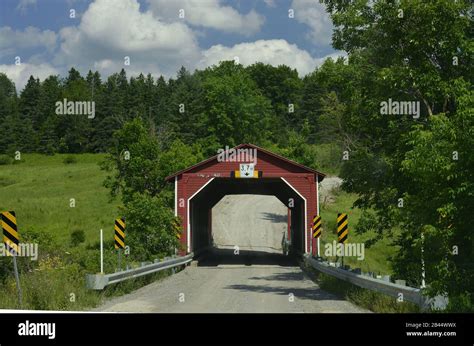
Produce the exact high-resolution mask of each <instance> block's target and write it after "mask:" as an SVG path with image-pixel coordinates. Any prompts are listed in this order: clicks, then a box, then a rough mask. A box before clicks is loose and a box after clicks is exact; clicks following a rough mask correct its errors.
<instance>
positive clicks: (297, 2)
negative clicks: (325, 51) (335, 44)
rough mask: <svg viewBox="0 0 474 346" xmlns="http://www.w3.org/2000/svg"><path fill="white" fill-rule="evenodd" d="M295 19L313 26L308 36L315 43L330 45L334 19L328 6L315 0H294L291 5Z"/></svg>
mask: <svg viewBox="0 0 474 346" xmlns="http://www.w3.org/2000/svg"><path fill="white" fill-rule="evenodd" d="M290 7H291V8H292V9H293V10H294V11H295V19H296V20H297V21H298V22H300V23H303V24H306V25H308V26H309V27H310V28H311V32H310V33H309V34H308V38H309V39H310V40H311V41H312V42H313V43H315V44H317V45H320V46H324V45H329V44H330V43H331V40H332V29H333V25H332V21H331V18H330V17H329V14H328V13H327V12H326V7H325V6H324V5H323V4H320V3H319V2H318V1H314V0H293V2H292V3H291V6H290Z"/></svg>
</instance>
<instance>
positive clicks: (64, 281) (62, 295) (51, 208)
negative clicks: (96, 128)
mask: <svg viewBox="0 0 474 346" xmlns="http://www.w3.org/2000/svg"><path fill="white" fill-rule="evenodd" d="M103 159H104V155H102V154H80V155H71V154H57V155H54V156H46V155H40V154H23V155H22V157H21V161H19V162H18V161H17V162H14V163H13V164H9V162H6V163H4V164H0V210H2V211H3V210H14V211H15V212H16V216H17V223H18V229H19V234H20V241H21V239H22V235H23V238H24V239H26V241H31V242H34V243H36V242H37V243H39V254H38V260H37V261H31V260H30V259H29V258H22V257H19V258H18V259H17V260H18V266H19V272H20V282H21V287H22V291H23V306H22V308H23V309H34V310H85V309H89V308H91V307H94V306H97V305H98V304H100V302H101V301H102V300H103V299H104V298H105V297H110V296H118V295H121V294H125V293H129V292H131V291H132V290H134V289H137V288H139V287H141V286H144V285H146V284H149V283H151V282H153V281H155V280H158V279H161V278H163V277H165V276H167V275H169V274H170V273H171V271H170V270H166V271H162V272H159V273H155V274H152V275H147V276H145V277H140V278H137V279H133V280H127V281H126V282H122V283H119V284H116V285H112V286H110V287H107V288H106V289H105V290H103V291H101V292H96V291H92V290H88V289H87V288H86V284H85V277H86V274H87V273H97V272H98V271H99V270H100V269H99V267H100V265H99V256H100V254H99V248H98V242H99V230H100V229H101V228H102V229H103V230H104V238H105V251H104V268H105V272H106V273H110V272H113V271H114V270H115V268H116V261H117V258H116V252H115V251H114V250H113V226H114V219H115V218H116V217H118V216H119V214H118V213H119V206H120V201H119V199H117V200H114V201H112V202H111V201H110V196H109V191H108V190H107V189H106V188H105V187H103V186H102V183H103V181H104V179H105V177H106V172H104V171H102V170H101V169H100V167H99V163H100V162H101V161H102V160H103ZM71 198H74V199H75V207H74V208H72V207H71V206H70V199H71ZM77 230H83V231H84V233H85V243H82V244H79V245H77V244H76V245H75V246H73V245H72V244H71V234H72V233H73V232H74V231H77ZM0 280H1V282H0V291H1V292H2V294H0V308H6V309H15V308H19V306H18V301H17V292H16V285H15V280H14V275H13V272H12V258H10V257H2V258H0Z"/></svg>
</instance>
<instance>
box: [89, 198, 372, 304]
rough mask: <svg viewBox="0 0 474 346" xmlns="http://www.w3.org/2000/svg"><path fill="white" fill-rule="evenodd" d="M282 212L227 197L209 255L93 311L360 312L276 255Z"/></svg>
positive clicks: (275, 204)
mask: <svg viewBox="0 0 474 346" xmlns="http://www.w3.org/2000/svg"><path fill="white" fill-rule="evenodd" d="M286 212H287V210H286V208H285V206H284V205H282V204H281V203H280V202H279V201H278V200H277V199H276V198H274V197H268V196H253V195H238V196H227V197H226V198H224V199H223V200H221V202H220V203H218V204H217V205H216V207H215V208H214V210H213V217H214V222H213V232H214V239H215V242H216V246H217V247H218V248H219V249H216V250H215V251H214V252H213V255H212V256H208V257H206V259H204V260H202V261H200V262H194V263H193V265H191V266H189V267H187V268H186V269H185V270H184V271H181V272H179V273H177V274H175V275H172V276H170V277H168V278H165V279H164V280H161V281H158V282H154V283H152V284H150V285H148V286H145V287H143V288H141V289H138V290H136V291H134V292H133V293H131V294H127V295H124V296H122V297H118V298H114V299H111V300H109V301H107V302H106V303H105V304H104V305H102V306H100V307H99V308H98V309H96V311H120V312H184V313H186V312H229V313H231V312H232V313H233V312H237V313H245V312H290V313H291V312H295V313H299V312H320V313H323V312H328V313H337V312H365V310H363V309H361V308H359V307H357V306H355V305H353V304H352V303H350V302H348V301H345V300H343V299H341V298H338V297H336V296H334V295H332V294H330V293H327V292H325V291H323V290H321V289H320V288H319V287H318V286H317V284H315V283H314V282H313V281H312V280H311V279H310V278H309V277H307V276H306V275H305V274H304V273H303V271H302V270H301V269H300V267H299V266H298V265H297V263H296V262H294V260H292V259H291V258H289V257H287V256H284V255H283V254H282V253H281V237H282V234H283V232H284V231H285V230H286ZM235 245H237V246H238V247H239V252H238V254H236V253H235V250H234V246H235Z"/></svg>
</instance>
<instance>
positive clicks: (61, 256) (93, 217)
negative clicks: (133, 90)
mask: <svg viewBox="0 0 474 346" xmlns="http://www.w3.org/2000/svg"><path fill="white" fill-rule="evenodd" d="M103 159H104V155H101V154H81V155H70V154H67V155H66V154H64V155H63V154H57V155H54V156H46V155H39V154H24V155H22V160H21V161H20V162H16V163H15V164H6V165H0V210H2V211H3V210H14V211H15V212H16V216H17V222H18V228H19V233H20V238H21V235H22V234H25V233H29V232H33V233H34V231H41V232H43V233H46V234H48V235H49V236H51V237H52V239H51V241H48V240H44V239H43V241H39V242H40V245H41V249H40V258H39V260H38V261H37V262H35V263H31V262H30V261H29V259H22V258H20V259H19V265H20V281H21V284H22V287H23V288H24V290H23V291H24V305H23V308H26V309H41V310H49V309H53V310H82V309H88V308H90V307H92V306H95V305H97V304H99V302H100V301H101V300H102V299H103V297H105V296H110V295H120V294H123V293H125V292H128V291H131V290H133V289H135V288H138V287H140V286H142V285H144V284H146V283H150V282H152V281H153V280H154V279H157V278H161V277H163V276H165V275H167V274H166V273H165V274H160V275H158V276H150V277H145V278H143V279H140V280H138V279H137V280H134V281H131V282H126V283H123V284H120V285H114V287H110V288H108V289H107V290H105V291H104V292H101V293H98V292H94V291H90V290H87V289H86V288H85V280H84V279H85V274H86V273H91V272H97V271H98V264H99V252H98V249H97V242H98V240H99V230H100V229H101V228H102V229H103V230H104V235H105V240H106V241H109V244H108V247H110V249H108V250H107V251H106V253H105V262H106V263H105V267H106V272H110V271H113V270H114V266H115V260H116V257H115V253H114V251H113V246H112V243H111V241H112V238H113V224H114V219H115V218H116V217H118V216H119V207H120V200H119V199H115V200H112V201H111V200H110V196H109V192H108V190H107V189H106V188H105V187H103V186H102V183H103V181H104V179H105V176H106V173H105V172H103V171H102V170H101V169H100V167H99V163H100V162H101V161H102V160H103ZM67 162H70V163H67ZM334 197H335V198H334V200H333V201H332V202H331V203H327V204H325V205H323V206H322V208H321V215H322V217H323V228H324V230H323V237H322V246H323V248H324V244H325V243H327V242H332V240H335V239H336V234H335V227H336V215H337V213H338V212H346V213H348V214H349V228H350V232H351V233H350V235H349V240H350V242H363V241H364V239H366V237H367V236H370V235H365V236H358V235H356V234H354V232H353V227H354V225H355V224H356V223H357V221H358V219H359V217H360V211H359V210H357V209H351V205H352V203H353V201H354V200H355V195H351V194H347V193H344V192H336V193H335V195H334ZM71 198H74V200H75V206H74V207H71V206H70V203H71ZM76 230H83V231H84V233H85V236H86V237H85V238H86V241H85V244H81V245H79V246H75V247H74V246H71V244H70V237H71V233H72V232H73V231H76ZM89 245H92V246H89ZM395 251H396V248H394V247H391V246H389V245H388V243H387V242H386V241H382V242H379V243H377V244H376V245H375V246H373V247H371V248H370V249H366V254H365V255H366V256H365V260H364V261H362V262H360V261H357V260H355V259H346V262H345V263H346V264H349V265H351V266H352V267H361V268H362V270H364V271H373V272H376V273H380V274H389V273H390V272H391V270H390V266H389V264H388V261H387V258H388V256H390V255H391V254H393V253H394V252H395ZM0 262H2V263H1V264H2V266H3V265H5V266H4V269H3V274H2V275H6V277H5V280H4V282H3V283H2V284H1V285H0V289H1V290H2V292H3V294H2V295H0V308H17V307H18V306H17V305H16V289H15V283H14V279H13V275H12V273H11V268H10V266H11V261H10V258H0ZM45 287H47V289H45ZM72 293H74V295H75V297H76V300H75V301H74V302H72V301H71V300H70V296H71V294H72Z"/></svg>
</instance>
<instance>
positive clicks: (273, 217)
mask: <svg viewBox="0 0 474 346" xmlns="http://www.w3.org/2000/svg"><path fill="white" fill-rule="evenodd" d="M262 214H263V217H262V220H269V221H271V222H273V223H287V222H288V215H281V214H275V213H266V212H265V213H262Z"/></svg>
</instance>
